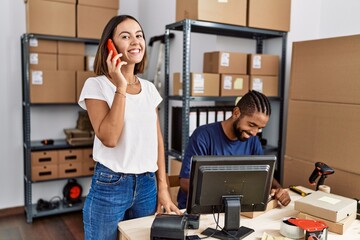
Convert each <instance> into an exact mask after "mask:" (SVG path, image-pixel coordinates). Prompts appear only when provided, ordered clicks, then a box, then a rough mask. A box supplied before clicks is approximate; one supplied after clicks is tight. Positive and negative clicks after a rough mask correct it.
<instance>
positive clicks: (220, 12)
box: [176, 0, 247, 26]
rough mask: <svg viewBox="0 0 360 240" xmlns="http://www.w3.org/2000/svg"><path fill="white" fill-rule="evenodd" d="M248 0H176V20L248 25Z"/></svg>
mask: <svg viewBox="0 0 360 240" xmlns="http://www.w3.org/2000/svg"><path fill="white" fill-rule="evenodd" d="M246 17H247V0H226V1H219V0H176V21H181V20H183V19H185V18H189V19H194V20H203V21H210V22H219V23H227V24H233V25H241V26H246Z"/></svg>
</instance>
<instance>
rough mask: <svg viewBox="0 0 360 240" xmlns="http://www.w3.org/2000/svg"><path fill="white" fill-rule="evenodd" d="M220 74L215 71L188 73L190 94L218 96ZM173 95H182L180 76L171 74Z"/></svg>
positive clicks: (177, 73)
mask: <svg viewBox="0 0 360 240" xmlns="http://www.w3.org/2000/svg"><path fill="white" fill-rule="evenodd" d="M219 88H220V75H219V74H216V73H190V96H215V97H216V96H219ZM173 95H174V96H182V95H183V89H182V78H181V74H180V73H179V72H176V73H174V75H173Z"/></svg>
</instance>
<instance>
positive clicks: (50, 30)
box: [26, 0, 76, 37]
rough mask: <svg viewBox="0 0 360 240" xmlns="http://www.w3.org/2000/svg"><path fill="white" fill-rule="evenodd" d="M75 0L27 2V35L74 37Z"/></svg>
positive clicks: (34, 0)
mask: <svg viewBox="0 0 360 240" xmlns="http://www.w3.org/2000/svg"><path fill="white" fill-rule="evenodd" d="M75 19H76V18H75V0H69V1H66V2H64V1H63V2H60V1H46V0H27V1H26V30H27V32H28V33H37V34H46V35H56V36H67V37H75V33H76V32H75V27H76V24H75Z"/></svg>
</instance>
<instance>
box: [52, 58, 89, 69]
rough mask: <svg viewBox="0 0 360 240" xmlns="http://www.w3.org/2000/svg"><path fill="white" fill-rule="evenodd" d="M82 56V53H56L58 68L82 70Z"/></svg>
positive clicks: (83, 66)
mask: <svg viewBox="0 0 360 240" xmlns="http://www.w3.org/2000/svg"><path fill="white" fill-rule="evenodd" d="M84 59H85V58H84V56H83V55H82V56H81V55H62V54H58V55H57V62H58V70H73V71H83V70H84V68H85V62H84Z"/></svg>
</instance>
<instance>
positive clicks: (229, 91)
mask: <svg viewBox="0 0 360 240" xmlns="http://www.w3.org/2000/svg"><path fill="white" fill-rule="evenodd" d="M220 76H221V85H220V96H243V95H245V94H246V93H247V92H248V91H249V76H248V75H230V74H221V75H220Z"/></svg>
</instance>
